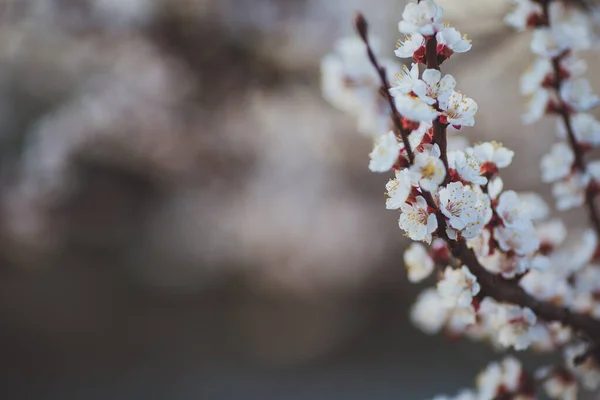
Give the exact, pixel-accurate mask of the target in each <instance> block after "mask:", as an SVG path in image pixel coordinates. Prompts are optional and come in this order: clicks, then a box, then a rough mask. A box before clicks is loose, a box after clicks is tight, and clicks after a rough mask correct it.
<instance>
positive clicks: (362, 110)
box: [321, 37, 400, 136]
mask: <svg viewBox="0 0 600 400" xmlns="http://www.w3.org/2000/svg"><path fill="white" fill-rule="evenodd" d="M372 46H373V48H374V51H375V52H376V53H377V54H379V41H378V40H374V41H373V44H372ZM382 64H383V65H384V66H385V67H386V69H387V70H388V72H389V73H396V72H397V71H399V70H400V67H399V66H398V64H397V63H395V62H394V61H393V60H391V59H386V58H384V59H383V60H382ZM380 86H381V84H380V83H379V77H378V76H377V72H376V71H375V70H374V69H373V66H372V65H371V63H370V62H369V59H368V58H367V57H366V56H365V45H364V43H363V42H362V41H361V40H360V39H359V38H358V37H347V38H344V39H341V40H340V41H339V42H338V43H337V44H336V45H335V50H334V51H333V52H332V53H331V54H328V55H326V56H325V57H324V58H323V60H322V61H321V91H322V93H323V97H325V99H326V100H327V101H329V102H330V103H331V104H332V105H334V106H335V107H336V108H338V109H339V110H341V111H343V112H345V113H347V114H349V115H352V116H353V117H355V118H356V120H357V124H358V130H359V131H360V132H361V133H363V134H366V135H371V136H376V135H380V134H381V132H385V131H387V130H388V129H390V127H391V125H390V110H389V107H388V105H387V103H386V101H385V100H384V99H383V98H382V97H381V95H380V94H379V87H380Z"/></svg>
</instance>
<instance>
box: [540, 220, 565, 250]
mask: <svg viewBox="0 0 600 400" xmlns="http://www.w3.org/2000/svg"><path fill="white" fill-rule="evenodd" d="M535 231H536V234H537V236H538V238H539V239H540V243H541V244H542V245H545V246H549V247H552V248H553V249H554V248H557V247H558V246H560V245H561V244H562V243H563V242H564V241H565V239H566V238H567V228H566V227H565V224H564V223H563V222H562V221H561V220H560V219H552V220H550V221H546V222H543V223H540V224H536V227H535Z"/></svg>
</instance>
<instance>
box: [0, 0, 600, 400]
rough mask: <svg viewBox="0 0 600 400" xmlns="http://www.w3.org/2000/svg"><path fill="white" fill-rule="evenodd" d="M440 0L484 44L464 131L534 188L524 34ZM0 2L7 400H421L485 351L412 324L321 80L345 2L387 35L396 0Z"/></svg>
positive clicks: (391, 245) (374, 207) (464, 71)
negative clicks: (501, 147) (521, 85)
mask: <svg viewBox="0 0 600 400" xmlns="http://www.w3.org/2000/svg"><path fill="white" fill-rule="evenodd" d="M440 3H441V5H442V6H444V7H446V9H447V15H448V20H449V21H450V22H452V23H453V24H455V25H456V26H457V27H458V28H459V29H460V30H461V31H464V32H468V33H469V36H470V38H471V39H472V40H473V44H474V50H473V51H472V52H470V53H468V54H467V55H464V56H461V57H456V59H453V60H451V61H450V62H449V63H448V65H447V67H445V69H446V68H447V71H449V72H450V71H451V72H452V73H453V74H454V75H455V76H456V77H457V79H458V81H459V86H460V88H461V90H463V91H464V92H466V93H468V94H469V95H470V96H471V97H473V98H475V99H476V100H477V101H478V103H479V107H480V110H481V111H480V114H479V115H478V120H477V125H476V127H475V128H474V129H471V130H467V129H465V131H464V134H465V135H466V136H467V137H468V138H469V139H471V140H473V141H477V140H491V139H496V140H501V141H503V142H504V143H505V145H507V146H508V147H510V148H513V149H516V150H518V151H517V156H516V159H515V163H514V164H513V165H512V166H511V167H510V169H509V170H508V171H507V172H506V174H505V178H506V183H507V186H510V187H512V188H516V189H527V190H530V189H531V190H541V191H542V192H543V193H546V194H547V193H548V188H547V187H545V185H542V184H541V183H540V180H539V176H540V174H539V170H538V160H539V157H540V156H541V155H542V154H543V153H544V152H545V151H547V149H548V148H549V147H550V146H551V144H552V143H553V141H554V140H555V139H554V134H553V126H552V124H551V123H548V122H543V123H540V124H537V125H535V126H533V127H523V126H521V124H520V120H519V115H520V110H521V106H522V104H523V102H522V100H521V99H520V97H519V94H518V90H517V79H518V74H519V73H520V71H521V70H522V69H523V68H524V67H525V66H526V65H527V63H528V61H529V60H530V59H531V56H530V55H529V53H528V48H527V38H526V37H525V35H522V36H520V37H519V36H517V35H516V34H514V33H512V32H510V31H509V30H508V29H507V28H505V27H504V26H503V25H502V16H503V13H504V12H505V11H506V7H505V4H502V2H495V1H491V0H489V1H488V0H485V1H483V0H481V1H478V2H476V3H472V2H470V6H469V7H468V10H465V8H464V7H463V5H464V3H467V2H466V1H450V0H447V1H440ZM0 4H1V5H0V21H1V22H0V168H1V169H0V185H1V187H2V191H1V192H0V233H1V238H2V240H1V241H0V259H1V260H2V263H1V264H0V268H1V271H2V277H1V278H0V349H1V354H2V355H3V356H2V357H1V360H2V361H1V362H0V365H1V369H2V374H1V375H0V376H2V377H3V378H0V382H2V384H1V385H0V388H2V390H1V391H0V393H3V394H4V398H10V399H17V398H19V399H20V398H24V399H25V398H26V399H31V398H44V399H54V398H56V399H62V400H64V399H106V398H123V399H137V398H140V399H141V398H146V399H147V398H157V399H159V398H169V399H198V398H202V399H234V398H241V397H250V398H255V397H256V398H261V397H262V398H265V399H271V398H272V399H279V398H285V399H308V398H310V399H321V398H323V399H330V398H342V397H344V398H365V397H367V396H369V397H374V398H392V397H395V398H402V399H404V398H407V399H413V398H415V399H417V398H425V397H428V396H429V397H431V396H432V395H433V394H434V393H435V392H438V391H440V392H444V391H447V392H453V391H454V390H457V389H459V388H460V387H461V386H466V385H469V384H470V383H471V381H472V375H473V373H474V372H475V371H477V370H478V369H480V368H482V367H483V366H484V365H485V362H486V360H487V359H488V358H489V356H490V354H491V351H490V350H488V349H487V348H486V347H485V346H484V345H481V344H471V343H464V342H459V343H452V344H448V342H447V341H446V340H444V339H443V338H439V337H438V338H429V337H425V336H424V335H422V334H421V333H419V332H417V331H416V329H414V328H413V327H411V326H410V323H409V321H408V318H407V313H408V308H409V306H410V303H411V302H412V299H413V298H414V296H415V294H416V293H417V291H418V288H416V287H412V286H409V285H408V283H407V282H406V279H405V277H404V271H403V268H402V262H401V260H402V257H401V255H402V248H403V247H404V246H405V244H406V242H405V240H404V238H402V235H401V232H400V231H399V230H398V228H397V224H396V222H395V218H396V216H395V214H394V213H391V212H387V211H386V210H385V207H384V206H383V204H384V203H383V202H384V199H383V190H384V189H383V187H384V184H385V181H386V178H385V177H384V176H380V175H373V174H371V173H369V171H368V170H367V168H366V165H367V154H368V152H369V151H370V146H371V143H370V142H369V140H368V139H366V138H364V137H361V136H360V135H358V134H356V132H355V127H354V122H353V121H351V120H350V119H348V118H347V117H345V116H343V115H340V113H338V112H337V111H335V110H333V109H332V108H331V107H330V106H329V105H328V104H327V103H326V102H325V101H324V100H322V99H321V96H320V92H319V82H318V77H319V75H318V65H319V60H320V57H321V56H322V55H323V54H325V53H326V52H327V51H328V50H329V48H330V47H331V46H332V44H333V42H334V41H335V40H336V39H338V38H339V37H341V36H343V35H347V34H349V33H351V27H350V24H349V22H348V21H350V20H351V17H352V15H353V13H354V11H355V10H358V9H360V10H363V11H365V13H366V15H367V17H368V18H369V20H370V21H371V24H372V27H373V30H374V31H377V33H378V34H379V35H380V36H381V37H382V38H383V39H384V40H385V42H386V43H389V48H390V49H393V44H394V42H395V40H396V39H397V37H398V36H399V35H398V34H397V33H396V30H395V27H396V24H397V21H398V20H399V18H400V14H401V10H402V7H403V4H400V3H398V2H396V1H392V0H376V1H365V0H347V1H341V0H339V1H327V2H325V1H319V0H279V1H277V0H219V1H217V0H213V1H210V0H128V1H124V0H95V1H94V0H2V1H1V2H0ZM467 11H468V12H467ZM390 53H391V50H390ZM593 56H594V57H596V55H593ZM599 83H600V82H598V81H596V82H595V83H594V84H595V85H596V86H595V87H596V88H598V84H599ZM571 217H573V218H571ZM578 218H579V219H578ZM568 221H569V223H571V224H572V225H573V226H577V225H579V224H581V221H582V219H581V215H580V214H579V213H577V212H575V213H573V214H572V215H569V219H568Z"/></svg>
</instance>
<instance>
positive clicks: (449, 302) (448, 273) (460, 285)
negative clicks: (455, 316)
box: [437, 265, 481, 308]
mask: <svg viewBox="0 0 600 400" xmlns="http://www.w3.org/2000/svg"><path fill="white" fill-rule="evenodd" d="M480 289H481V287H480V286H479V283H477V279H476V278H475V275H473V274H472V273H471V271H469V268H467V267H466V266H464V265H463V266H462V267H461V268H460V269H453V268H451V267H446V270H445V271H444V277H443V278H442V280H441V281H439V282H438V284H437V290H438V293H439V294H440V296H441V297H442V299H443V300H444V304H445V305H446V307H448V308H455V307H467V306H470V305H471V302H472V301H473V296H475V295H476V294H477V293H479V290H480Z"/></svg>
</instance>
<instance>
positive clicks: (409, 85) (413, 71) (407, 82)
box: [389, 63, 424, 96]
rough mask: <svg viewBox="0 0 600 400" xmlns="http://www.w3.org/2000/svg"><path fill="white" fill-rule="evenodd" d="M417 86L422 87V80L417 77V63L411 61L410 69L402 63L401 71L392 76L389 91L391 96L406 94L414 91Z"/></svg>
mask: <svg viewBox="0 0 600 400" xmlns="http://www.w3.org/2000/svg"><path fill="white" fill-rule="evenodd" d="M418 86H421V87H424V84H423V81H421V80H420V79H419V65H418V64H416V63H413V64H412V66H411V68H410V69H408V67H407V66H406V65H403V66H402V71H400V72H399V73H397V74H396V76H395V77H394V80H393V81H392V87H391V88H390V89H389V92H390V94H391V95H392V96H399V95H406V94H409V93H410V92H414V91H415V87H418ZM417 90H418V89H417Z"/></svg>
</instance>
